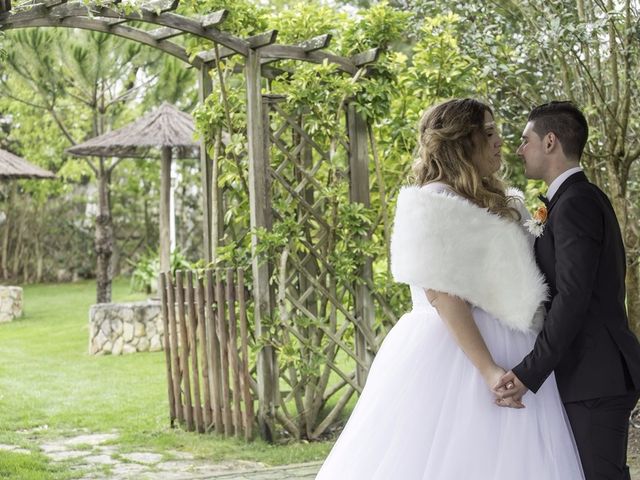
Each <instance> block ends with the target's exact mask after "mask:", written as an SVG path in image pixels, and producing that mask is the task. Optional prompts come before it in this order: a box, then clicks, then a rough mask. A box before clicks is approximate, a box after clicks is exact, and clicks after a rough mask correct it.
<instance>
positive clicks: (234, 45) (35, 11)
mask: <svg viewBox="0 0 640 480" xmlns="http://www.w3.org/2000/svg"><path fill="white" fill-rule="evenodd" d="M48 12H49V10H48V9H46V8H44V7H43V6H41V5H36V6H34V7H33V8H30V9H29V10H28V11H25V12H21V13H20V14H16V15H12V16H11V20H14V21H18V20H31V19H35V18H41V17H43V16H45V15H47V14H48ZM51 12H55V14H56V15H57V16H58V17H61V18H64V17H75V16H78V17H98V18H99V17H103V18H113V19H117V20H121V21H123V22H126V21H129V20H135V21H141V22H147V23H153V24H156V25H160V26H164V27H171V28H175V29H178V30H181V31H183V32H185V33H191V34H193V35H196V36H198V37H202V38H207V39H209V40H211V41H213V42H216V43H218V44H220V45H223V46H225V47H227V48H229V49H231V50H233V51H235V52H237V53H240V54H241V55H245V56H246V54H247V51H248V49H249V45H248V43H247V42H246V41H245V40H243V39H241V38H238V37H236V36H234V35H232V34H230V33H228V32H223V31H220V30H218V29H216V28H214V27H209V28H206V29H205V28H203V27H202V23H201V22H202V21H201V20H200V19H198V20H194V19H193V18H188V17H184V16H182V15H176V14H175V13H161V14H160V15H158V14H157V13H156V12H154V11H151V10H148V9H145V8H142V9H141V10H138V11H132V12H129V13H124V12H121V11H118V10H114V9H113V8H109V7H106V6H102V5H99V4H97V3H89V4H88V5H84V4H77V3H68V4H64V5H58V6H56V7H53V8H52V9H51ZM18 17H19V18H18Z"/></svg>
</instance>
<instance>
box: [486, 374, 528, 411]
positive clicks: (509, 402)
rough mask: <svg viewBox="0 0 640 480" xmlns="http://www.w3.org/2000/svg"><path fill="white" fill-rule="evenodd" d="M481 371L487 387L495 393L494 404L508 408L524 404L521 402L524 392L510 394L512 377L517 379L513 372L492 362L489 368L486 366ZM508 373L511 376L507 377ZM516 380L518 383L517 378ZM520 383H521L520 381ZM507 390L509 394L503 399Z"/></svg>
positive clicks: (512, 384) (513, 383) (520, 406)
mask: <svg viewBox="0 0 640 480" xmlns="http://www.w3.org/2000/svg"><path fill="white" fill-rule="evenodd" d="M481 373H482V377H483V378H484V381H485V383H486V384H487V386H488V387H489V389H490V390H491V391H492V392H493V393H494V394H495V395H496V401H495V403H496V405H498V406H501V407H510V408H524V404H523V403H522V395H524V393H522V395H519V396H518V395H513V394H512V390H515V381H514V380H513V378H516V380H517V377H516V376H515V375H513V372H511V371H510V372H505V370H504V368H501V367H499V366H498V365H495V364H494V365H493V366H491V368H488V369H486V370H485V371H483V372H481ZM509 374H511V375H512V376H513V378H512V377H509ZM518 382H519V383H520V381H519V380H518ZM520 384H521V385H522V383H520ZM498 386H501V389H500V390H498V389H497V387H498ZM507 392H508V393H509V396H508V397H507V396H505V398H504V399H503V398H502V395H503V393H507ZM525 393H526V387H525Z"/></svg>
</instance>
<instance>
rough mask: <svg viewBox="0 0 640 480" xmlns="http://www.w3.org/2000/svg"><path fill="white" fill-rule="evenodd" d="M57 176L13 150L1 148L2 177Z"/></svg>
mask: <svg viewBox="0 0 640 480" xmlns="http://www.w3.org/2000/svg"><path fill="white" fill-rule="evenodd" d="M55 177H56V176H55V175H54V174H53V173H51V172H50V171H48V170H45V169H44V168H40V167H37V166H36V165H33V164H32V163H29V162H27V161H26V160H24V159H23V158H20V157H18V156H17V155H14V154H13V153H11V152H7V151H6V150H2V149H0V179H4V178H55Z"/></svg>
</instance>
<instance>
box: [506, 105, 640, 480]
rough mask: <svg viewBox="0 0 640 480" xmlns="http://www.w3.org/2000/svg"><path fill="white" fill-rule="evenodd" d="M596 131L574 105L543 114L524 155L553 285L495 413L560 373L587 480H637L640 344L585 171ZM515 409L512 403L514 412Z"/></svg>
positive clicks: (542, 263)
mask: <svg viewBox="0 0 640 480" xmlns="http://www.w3.org/2000/svg"><path fill="white" fill-rule="evenodd" d="M588 133H589V131H588V127H587V122H586V120H585V118H584V115H583V114H582V112H580V110H578V108H576V107H575V105H573V104H572V103H570V102H551V103H547V104H544V105H541V106H539V107H536V108H534V109H533V110H532V111H531V113H530V114H529V118H528V123H527V125H526V127H525V129H524V132H523V134H522V144H521V145H520V147H519V148H518V151H517V153H518V155H519V156H520V157H521V158H522V159H523V160H524V164H525V175H526V176H527V178H533V179H542V180H544V181H545V182H546V183H547V185H549V190H548V193H547V195H548V200H547V199H543V201H545V203H546V202H548V203H547V211H548V217H547V221H546V224H545V225H544V230H543V233H542V235H541V236H540V237H539V238H537V239H536V242H535V253H536V260H537V262H538V265H539V267H540V269H541V270H542V272H543V273H544V275H545V276H546V279H547V282H548V284H549V293H550V298H549V302H547V304H546V308H547V317H546V319H545V322H544V327H543V329H542V332H540V334H539V335H538V338H537V339H536V343H535V345H534V347H533V351H532V352H531V353H530V354H529V355H527V356H526V357H525V358H524V360H523V361H522V362H521V363H520V364H519V365H517V366H515V367H514V368H513V369H512V370H511V371H509V372H507V373H506V374H505V375H504V376H503V377H502V379H501V380H500V381H499V382H498V384H496V386H495V388H494V393H495V394H496V396H497V397H498V399H497V400H496V403H498V405H500V404H505V405H506V404H507V403H510V402H508V401H505V399H507V398H511V399H512V400H511V402H512V401H513V400H515V401H516V402H519V401H520V400H521V399H522V396H523V395H524V394H525V393H526V392H527V390H531V391H532V392H533V393H535V392H537V391H538V389H539V388H540V386H541V385H542V384H543V382H544V381H545V379H546V378H547V377H548V376H549V375H550V374H551V372H555V377H556V382H557V384H558V390H559V391H560V397H561V398H562V401H563V403H564V406H565V410H566V412H567V416H568V417H569V421H570V423H571V427H572V429H573V433H574V437H575V439H576V444H577V447H578V451H579V453H580V458H581V460H582V465H583V468H584V472H585V476H586V479H587V480H595V479H598V480H600V479H611V480H613V479H615V480H618V479H620V480H630V476H629V469H628V467H627V466H626V454H627V435H628V428H629V427H628V425H629V415H630V413H631V410H632V409H633V408H634V406H635V404H636V402H637V401H638V397H639V395H640V393H639V392H640V344H639V343H638V340H637V339H636V336H635V335H634V334H633V333H632V332H631V330H630V329H629V324H628V320H627V314H626V310H625V284H624V281H625V269H626V260H625V252H624V246H623V243H622V236H621V234H620V227H619V225H618V221H617V220H616V216H615V213H614V211H613V208H612V207H611V203H610V202H609V199H608V198H607V196H606V195H605V194H604V193H603V192H602V191H601V190H600V189H599V188H598V187H596V186H595V185H593V184H592V183H590V182H589V181H588V180H587V177H586V176H585V174H584V173H583V172H582V169H581V168H580V166H579V161H580V156H581V155H582V151H583V149H584V146H585V144H586V143H587V136H588ZM511 404H512V403H511Z"/></svg>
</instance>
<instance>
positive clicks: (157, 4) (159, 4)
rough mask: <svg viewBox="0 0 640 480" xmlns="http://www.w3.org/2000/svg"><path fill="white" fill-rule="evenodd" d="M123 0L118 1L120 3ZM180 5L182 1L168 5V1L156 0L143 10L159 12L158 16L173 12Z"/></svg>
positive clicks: (171, 2)
mask: <svg viewBox="0 0 640 480" xmlns="http://www.w3.org/2000/svg"><path fill="white" fill-rule="evenodd" d="M121 1H122V0H118V2H117V3H120V2H121ZM112 3H114V2H112ZM178 5H180V0H171V1H170V2H168V3H167V1H166V0H155V1H151V2H148V3H145V4H144V5H142V8H145V9H147V10H151V11H154V12H157V13H158V15H160V14H161V13H165V12H173V11H174V10H175V9H176V8H178Z"/></svg>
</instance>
